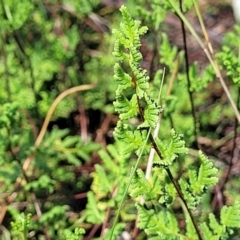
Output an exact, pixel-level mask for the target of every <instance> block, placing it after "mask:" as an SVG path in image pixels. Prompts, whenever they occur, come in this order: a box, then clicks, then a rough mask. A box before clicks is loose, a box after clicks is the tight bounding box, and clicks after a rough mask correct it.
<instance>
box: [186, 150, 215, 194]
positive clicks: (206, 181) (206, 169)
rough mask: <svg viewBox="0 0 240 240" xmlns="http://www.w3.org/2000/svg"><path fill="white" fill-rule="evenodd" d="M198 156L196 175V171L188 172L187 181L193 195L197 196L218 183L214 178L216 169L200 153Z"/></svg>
mask: <svg viewBox="0 0 240 240" xmlns="http://www.w3.org/2000/svg"><path fill="white" fill-rule="evenodd" d="M198 155H199V158H200V161H201V166H200V168H199V170H198V173H197V172H196V170H193V169H190V170H189V181H190V184H191V188H192V190H193V194H199V193H201V192H203V190H204V189H206V188H207V187H210V186H213V185H215V184H216V183H217V182H218V178H217V177H216V174H217V172H218V170H217V168H215V167H214V165H213V163H212V162H210V160H209V159H208V158H207V157H206V156H205V155H204V154H203V153H202V152H201V151H199V153H198Z"/></svg>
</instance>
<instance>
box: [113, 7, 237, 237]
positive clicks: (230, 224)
mask: <svg viewBox="0 0 240 240" xmlns="http://www.w3.org/2000/svg"><path fill="white" fill-rule="evenodd" d="M120 11H121V13H122V17H123V22H122V23H121V24H120V28H119V30H117V29H114V30H113V34H114V36H115V47H114V56H115V58H116V63H115V66H114V79H115V80H116V81H117V83H118V88H117V90H116V101H115V102H114V106H115V110H116V111H117V112H118V113H119V121H118V123H117V127H116V128H115V131H114V137H115V139H116V141H117V142H120V143H121V150H120V155H121V156H122V157H126V156H129V155H130V154H136V155H137V156H139V157H141V156H144V155H145V156H147V155H148V154H149V152H150V150H151V148H154V150H155V152H156V156H155V158H154V161H153V165H152V166H153V167H152V174H151V177H150V179H146V178H145V174H144V172H143V170H142V169H140V168H139V169H137V164H138V162H137V163H136V166H135V168H134V170H133V173H132V175H131V176H130V178H129V182H130V183H129V189H128V193H129V195H130V196H131V197H132V198H133V199H134V200H135V201H136V208H137V211H138V228H139V229H143V230H144V231H145V233H146V234H147V235H148V239H167V240H169V239H228V237H229V236H230V235H231V234H233V233H234V230H233V229H234V228H236V227H239V225H238V223H237V216H239V215H240V203H239V202H236V204H235V205H234V206H232V207H224V208H223V209H222V211H221V214H220V222H218V220H217V219H216V217H215V216H214V215H213V214H212V213H210V214H209V216H208V217H205V218H206V219H205V220H204V217H203V216H204V213H203V212H201V207H202V202H203V199H204V196H205V195H206V192H208V189H209V187H211V186H213V185H215V184H216V183H217V181H218V178H217V176H216V174H217V169H216V168H215V167H214V165H213V163H212V162H211V161H210V160H209V159H208V158H207V157H206V156H204V154H203V153H202V152H201V151H199V154H198V158H199V160H200V162H199V163H198V164H196V165H195V164H194V165H192V166H191V167H190V168H189V169H188V171H187V172H185V173H184V174H180V176H179V175H178V174H177V171H178V170H179V169H178V167H177V166H178V165H179V161H181V158H183V157H184V156H185V157H188V156H187V153H188V149H187V148H186V147H185V142H184V141H183V139H182V135H180V134H177V133H176V132H175V131H174V130H170V131H169V132H170V137H169V139H168V140H167V141H163V140H161V139H160V137H159V136H158V137H157V138H156V139H155V138H154V137H153V135H152V131H153V130H154V128H155V127H156V124H157V122H158V120H159V114H160V113H161V112H162V110H163V109H162V108H161V107H160V106H159V105H158V103H157V102H156V101H154V99H153V98H152V97H151V92H150V88H149V76H148V75H147V71H146V70H144V69H142V68H141V60H142V55H141V53H140V46H141V41H140V37H141V36H142V35H144V34H145V33H146V32H147V27H141V26H140V22H139V21H136V20H133V19H132V17H131V15H130V13H129V12H128V10H127V8H126V7H125V6H122V7H121V8H120ZM137 119H140V121H139V122H138V120H137ZM147 138H149V139H147ZM143 148H144V149H143ZM142 154H143V155H142ZM180 155H181V158H180ZM135 169H137V170H136V171H135ZM127 188H128V187H127ZM124 197H125V196H124ZM124 197H123V198H124ZM141 199H144V204H143V201H142V200H141ZM140 202H141V203H140ZM120 207H121V206H120ZM176 208H178V213H176V212H175V209H176ZM179 208H180V209H181V210H179ZM179 211H180V214H179ZM183 216H184V217H183ZM116 219H117V217H116ZM116 219H115V220H116ZM183 219H184V220H185V221H184V224H181V226H180V224H179V221H180V220H181V221H182V220H183ZM115 225H116V221H115V223H114V225H113V228H114V227H115ZM112 231H113V230H112ZM110 239H111V236H110Z"/></svg>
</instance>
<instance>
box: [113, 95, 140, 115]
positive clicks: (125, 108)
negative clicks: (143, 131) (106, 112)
mask: <svg viewBox="0 0 240 240" xmlns="http://www.w3.org/2000/svg"><path fill="white" fill-rule="evenodd" d="M113 105H114V107H115V110H116V111H117V112H119V113H120V115H119V118H120V119H122V120H126V119H129V118H131V117H135V116H137V114H138V103H137V96H136V94H134V95H133V96H132V98H131V100H130V101H129V100H128V99H127V98H126V97H125V96H124V95H123V94H119V95H117V96H116V101H115V102H114V103H113Z"/></svg>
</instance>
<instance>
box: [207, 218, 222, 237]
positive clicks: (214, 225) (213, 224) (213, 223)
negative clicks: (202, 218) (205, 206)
mask: <svg viewBox="0 0 240 240" xmlns="http://www.w3.org/2000/svg"><path fill="white" fill-rule="evenodd" d="M209 226H210V228H211V229H212V231H213V232H214V234H216V235H218V236H222V235H223V233H224V229H223V227H222V226H221V225H220V224H219V223H218V221H217V219H216V218H215V216H214V215H213V214H212V213H210V214H209Z"/></svg>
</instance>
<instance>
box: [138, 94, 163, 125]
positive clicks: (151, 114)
mask: <svg viewBox="0 0 240 240" xmlns="http://www.w3.org/2000/svg"><path fill="white" fill-rule="evenodd" d="M144 97H145V100H146V103H147V106H146V108H145V109H144V122H143V123H142V124H141V125H139V127H138V128H144V127H152V128H155V127H156V124H157V121H158V119H159V114H160V112H161V111H162V109H161V108H160V107H159V106H158V105H157V104H156V103H155V102H154V100H153V99H151V98H150V97H149V96H148V95H147V94H146V93H145V95H144Z"/></svg>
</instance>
